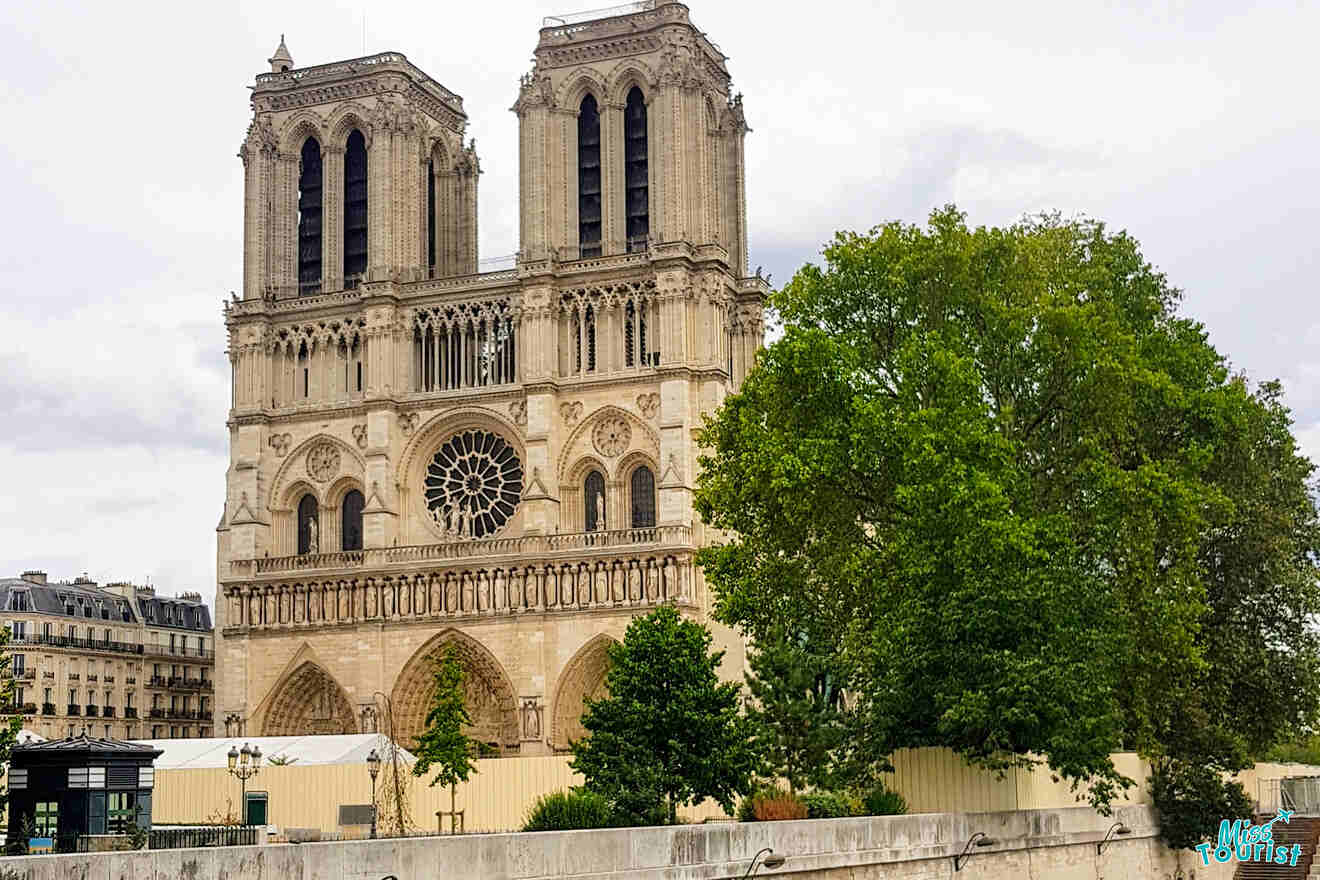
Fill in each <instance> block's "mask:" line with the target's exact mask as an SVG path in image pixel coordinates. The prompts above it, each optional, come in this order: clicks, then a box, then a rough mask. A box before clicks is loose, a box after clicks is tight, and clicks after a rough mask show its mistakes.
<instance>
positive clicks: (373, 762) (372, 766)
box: [367, 749, 380, 840]
mask: <svg viewBox="0 0 1320 880" xmlns="http://www.w3.org/2000/svg"><path fill="white" fill-rule="evenodd" d="M367 772H368V773H370V774H371V839H372V840H375V839H376V774H377V773H379V772H380V754H379V753H378V752H377V751H376V750H375V749H372V750H371V754H369V755H367Z"/></svg>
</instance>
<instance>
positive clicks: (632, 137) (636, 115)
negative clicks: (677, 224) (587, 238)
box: [623, 86, 651, 253]
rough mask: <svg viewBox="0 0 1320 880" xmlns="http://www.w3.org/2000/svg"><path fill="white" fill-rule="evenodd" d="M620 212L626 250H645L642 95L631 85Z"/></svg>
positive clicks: (647, 212) (647, 216)
mask: <svg viewBox="0 0 1320 880" xmlns="http://www.w3.org/2000/svg"><path fill="white" fill-rule="evenodd" d="M623 128H624V147H623V150H624V177H625V179H626V181H627V185H626V189H625V196H624V200H625V203H624V211H625V214H624V216H625V217H627V224H628V252H629V253H632V252H633V251H644V250H646V241H647V238H648V237H649V236H650V233H651V201H650V198H651V193H650V180H651V178H650V171H649V165H648V161H647V160H648V154H647V141H646V99H645V98H644V97H643V96H642V90H641V89H639V88H637V87H636V86H633V87H632V89H631V90H630V91H629V92H628V103H627V105H626V106H625V107H624V111H623Z"/></svg>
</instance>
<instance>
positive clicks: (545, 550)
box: [229, 526, 693, 577]
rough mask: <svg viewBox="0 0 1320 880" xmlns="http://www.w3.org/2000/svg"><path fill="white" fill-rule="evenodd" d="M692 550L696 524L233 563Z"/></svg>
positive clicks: (261, 570)
mask: <svg viewBox="0 0 1320 880" xmlns="http://www.w3.org/2000/svg"><path fill="white" fill-rule="evenodd" d="M651 546H664V547H677V548H685V549H686V548H692V547H693V543H692V527H691V526H652V527H650V528H644V529H614V530H611V531H605V532H572V533H567V534H555V535H525V536H523V537H521V538H482V539H477V540H468V541H446V542H444V543H441V544H418V545H412V546H407V547H379V548H374V549H371V550H346V551H341V552H336V553H303V554H301V555H298V556H268V557H264V558H261V559H235V560H233V561H231V562H230V563H229V569H230V572H231V574H233V576H235V577H252V576H254V575H284V574H288V573H291V572H309V573H310V572H322V571H333V570H341V569H346V568H347V569H386V568H389V567H390V566H394V565H412V564H415V563H418V562H443V561H446V560H466V559H488V560H490V561H491V562H495V561H497V560H499V559H501V558H504V557H514V556H517V557H523V556H527V555H533V556H534V555H545V554H554V553H563V552H573V553H580V552H581V551H592V550H609V549H613V548H619V547H631V548H641V547H651Z"/></svg>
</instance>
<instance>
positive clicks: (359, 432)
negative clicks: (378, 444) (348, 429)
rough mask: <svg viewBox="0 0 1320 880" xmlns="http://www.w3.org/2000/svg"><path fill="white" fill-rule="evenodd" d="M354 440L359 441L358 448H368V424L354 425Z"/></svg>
mask: <svg viewBox="0 0 1320 880" xmlns="http://www.w3.org/2000/svg"><path fill="white" fill-rule="evenodd" d="M353 440H354V442H356V443H357V445H358V449H366V448H367V426H366V425H354V426H353Z"/></svg>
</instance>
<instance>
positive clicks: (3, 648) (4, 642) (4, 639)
mask: <svg viewBox="0 0 1320 880" xmlns="http://www.w3.org/2000/svg"><path fill="white" fill-rule="evenodd" d="M12 662H13V661H12V660H11V658H10V654H9V630H8V629H7V628H6V627H0V704H3V705H6V706H13V705H14V679H13V677H12V676H11V675H10V674H9V669H10V664H11V663H12ZM14 711H15V712H17V713H20V714H16V715H13V716H11V717H9V718H4V719H0V779H2V778H4V775H5V770H6V768H8V767H9V752H10V750H11V749H13V747H14V743H16V742H17V741H18V733H19V731H20V730H22V729H23V716H22V714H21V713H22V711H23V707H22V706H15V707H14ZM8 803H9V792H8V789H5V790H4V791H0V811H3V810H4V809H5V807H6V806H7V805H8Z"/></svg>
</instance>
